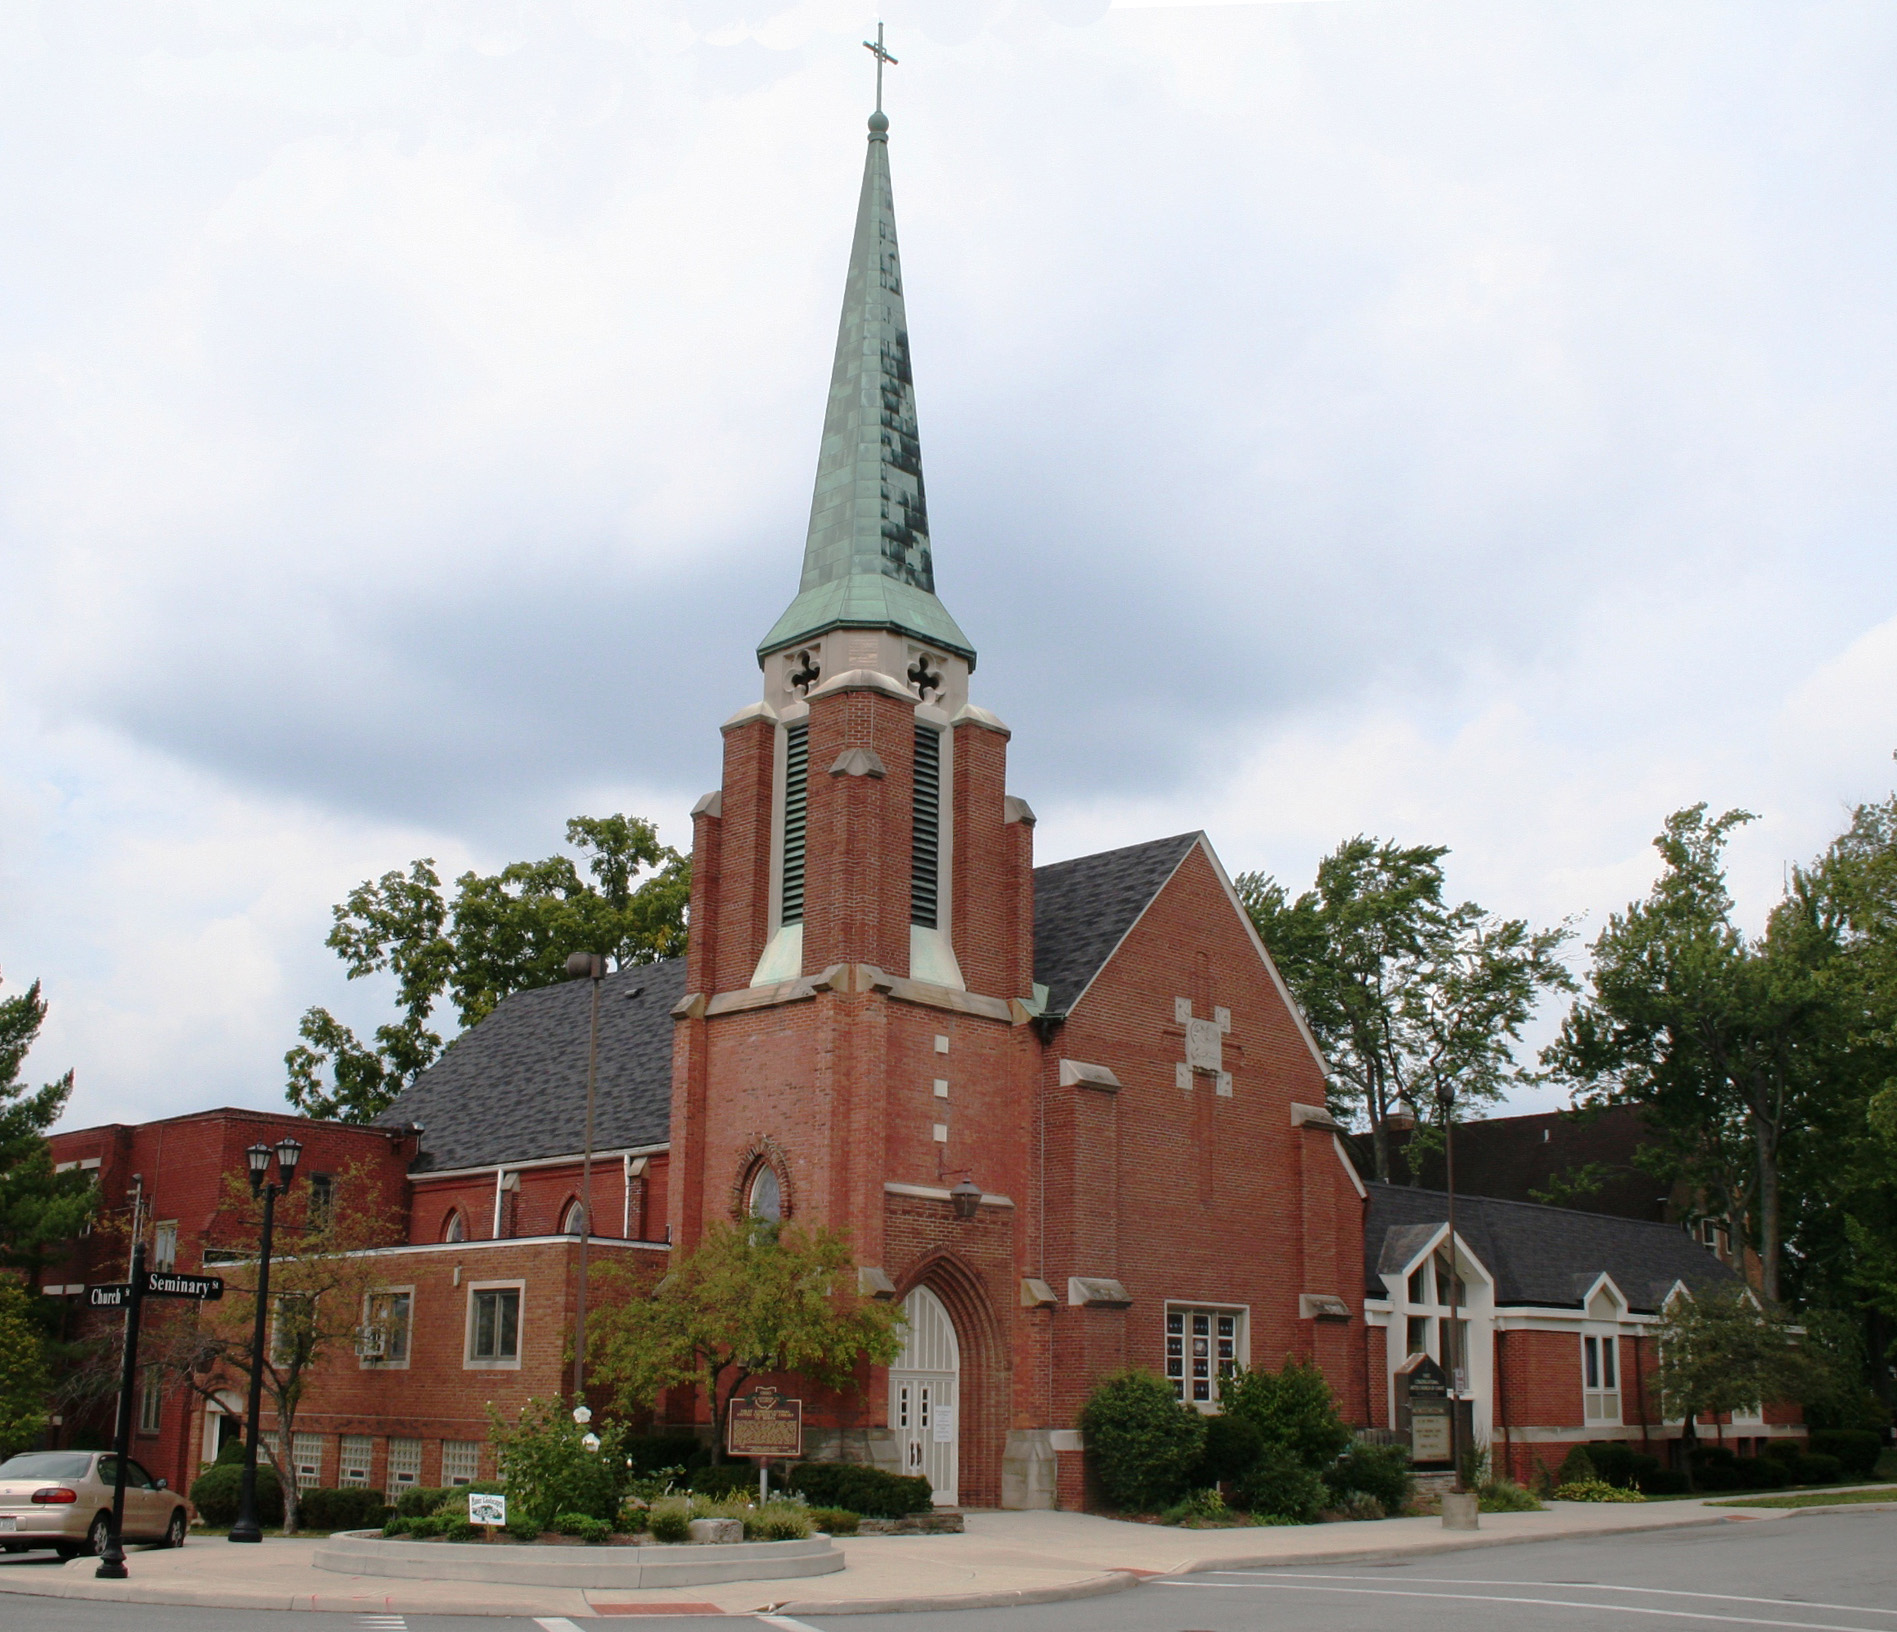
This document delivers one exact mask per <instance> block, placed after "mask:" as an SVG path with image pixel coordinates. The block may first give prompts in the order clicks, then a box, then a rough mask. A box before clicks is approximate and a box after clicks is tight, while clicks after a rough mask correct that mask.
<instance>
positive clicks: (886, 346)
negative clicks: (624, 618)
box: [758, 57, 975, 669]
mask: <svg viewBox="0 0 1897 1632" xmlns="http://www.w3.org/2000/svg"><path fill="white" fill-rule="evenodd" d="M882 60H883V59H881V58H880V57H879V60H878V68H879V70H880V67H881V62H882ZM832 629H880V630H889V631H891V632H893V633H897V634H902V635H907V636H909V637H910V638H911V639H913V640H919V641H922V642H925V643H926V644H928V645H930V646H934V647H938V648H940V649H942V650H943V651H946V652H951V653H953V654H954V655H955V656H957V657H960V658H963V659H965V660H966V661H967V663H968V666H969V667H970V668H971V669H972V668H973V667H974V665H975V650H974V648H973V647H972V646H971V645H970V644H969V641H968V637H967V636H966V635H965V634H963V633H962V631H961V629H960V627H959V626H958V625H957V624H956V622H955V620H954V619H953V618H952V617H950V616H949V613H948V609H947V608H946V607H945V606H943V605H942V603H941V602H940V601H939V600H937V599H936V598H935V568H934V563H933V560H932V557H931V554H930V548H929V511H928V504H927V501H926V499H925V497H924V492H923V484H922V448H921V443H920V442H919V441H918V440H917V434H916V398H915V382H914V378H913V376H912V374H911V372H910V366H909V321H908V317H907V314H906V313H905V311H904V308H903V299H902V263H901V259H900V257H899V256H898V254H897V249H896V210H895V200H894V197H893V195H892V193H891V190H890V184H889V120H888V119H887V118H886V117H884V115H883V112H882V110H881V108H880V107H879V108H878V109H877V111H876V112H875V113H873V114H871V115H870V121H869V153H868V155H867V156H866V158H865V160H864V164H863V191H862V194H861V197H860V198H859V200H858V202H857V207H856V235H855V238H854V240H853V241H852V243H851V245H850V270H849V276H848V278H847V280H846V281H845V283H844V288H843V317H842V321H841V322H840V323H839V324H838V326H837V350H836V361H835V364H834V365H833V366H832V368H831V372H830V401H829V406H828V408H827V410H826V411H825V414H824V421H823V447H822V450H821V452H820V453H819V455H818V458H817V485H816V491H815V493H814V494H813V496H812V498H811V501H810V530H809V533H808V535H807V537H806V539H805V542H804V570H803V579H802V582H801V583H800V584H799V586H798V593H797V598H796V599H795V600H794V601H792V602H791V603H790V606H789V607H788V608H787V609H786V610H785V612H784V615H783V616H782V617H781V618H779V619H778V620H777V622H776V623H775V624H774V625H773V626H772V628H771V632H770V633H769V634H767V635H766V636H765V637H764V639H763V640H762V641H761V642H759V644H758V659H759V661H760V662H762V661H763V660H764V659H765V658H766V657H768V656H769V655H770V654H771V653H772V652H778V651H783V650H784V649H785V648H786V647H789V646H794V645H797V644H799V643H801V642H805V641H809V640H813V639H815V638H816V637H817V636H819V635H822V634H824V633H825V632H826V631H828V630H832Z"/></svg>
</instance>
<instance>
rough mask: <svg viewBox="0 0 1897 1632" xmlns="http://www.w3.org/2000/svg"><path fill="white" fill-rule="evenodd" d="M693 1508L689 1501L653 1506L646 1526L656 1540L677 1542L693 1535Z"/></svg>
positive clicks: (687, 1539)
mask: <svg viewBox="0 0 1897 1632" xmlns="http://www.w3.org/2000/svg"><path fill="white" fill-rule="evenodd" d="M691 1524H692V1509H691V1504H690V1503H689V1502H676V1501H674V1502H665V1503H662V1504H661V1505H660V1506H658V1507H655V1508H653V1510H652V1516H651V1517H650V1518H649V1519H647V1520H646V1528H647V1529H648V1530H650V1531H651V1532H652V1539H653V1540H654V1541H664V1542H672V1543H677V1542H681V1541H690V1540H691V1537H692V1530H691Z"/></svg>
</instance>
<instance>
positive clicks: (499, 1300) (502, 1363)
mask: <svg viewBox="0 0 1897 1632" xmlns="http://www.w3.org/2000/svg"><path fill="white" fill-rule="evenodd" d="M526 1287H527V1283H526V1282H525V1281H474V1282H471V1283H469V1286H468V1336H467V1348H466V1351H465V1354H466V1358H465V1359H464V1360H463V1361H462V1365H463V1366H464V1367H465V1368H466V1369H468V1370H470V1371H518V1370H519V1369H520V1310H521V1301H522V1299H523V1298H524V1296H525V1295H526Z"/></svg>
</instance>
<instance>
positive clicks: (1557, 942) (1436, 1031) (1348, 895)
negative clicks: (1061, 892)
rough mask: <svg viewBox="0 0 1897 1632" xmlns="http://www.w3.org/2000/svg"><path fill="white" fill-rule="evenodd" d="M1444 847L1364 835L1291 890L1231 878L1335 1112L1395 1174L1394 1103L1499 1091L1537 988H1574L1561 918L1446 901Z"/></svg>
mask: <svg viewBox="0 0 1897 1632" xmlns="http://www.w3.org/2000/svg"><path fill="white" fill-rule="evenodd" d="M1448 853H1449V852H1448V849H1447V848H1446V847H1445V846H1442V845H1409V846H1404V845H1398V844H1394V843H1391V842H1388V841H1385V840H1379V839H1372V838H1366V837H1363V836H1362V835H1359V836H1358V837H1356V838H1353V839H1347V840H1345V841H1344V842H1343V843H1342V844H1340V845H1339V846H1338V847H1337V848H1336V849H1335V850H1334V851H1332V852H1331V854H1329V855H1328V856H1326V857H1325V858H1324V859H1323V860H1322V861H1320V862H1319V863H1318V867H1317V879H1316V882H1315V884H1314V886H1313V887H1312V888H1311V889H1309V890H1306V891H1304V892H1303V893H1302V894H1301V895H1298V896H1297V897H1296V898H1295V899H1294V898H1293V897H1292V896H1291V895H1290V892H1289V891H1288V890H1286V888H1285V887H1284V886H1283V885H1282V884H1280V883H1278V882H1277V880H1275V879H1272V878H1268V877H1266V876H1264V875H1263V874H1260V873H1245V874H1242V875H1240V877H1239V879H1238V880H1237V887H1238V891H1239V895H1240V899H1242V900H1243V901H1244V903H1245V905H1246V908H1247V910H1248V911H1249V912H1250V913H1251V917H1252V922H1253V923H1254V924H1255V925H1256V926H1257V928H1258V933H1259V936H1260V938H1261V939H1262V940H1263V941H1264V943H1265V945H1266V946H1267V947H1268V948H1269V949H1270V951H1271V955H1272V957H1273V959H1274V960H1275V961H1276V963H1277V965H1278V969H1279V972H1280V973H1281V974H1282V975H1283V976H1284V978H1285V981H1286V982H1287V983H1288V984H1289V986H1290V987H1291V991H1292V994H1293V995H1294V996H1295V997H1296V998H1297V1000H1298V1003H1299V1005H1300V1007H1301V1008H1302V1009H1303V1010H1304V1014H1305V1018H1306V1019H1307V1020H1308V1021H1309V1022H1310V1026H1311V1029H1312V1031H1313V1032H1314V1033H1315V1034H1316V1036H1317V1040H1318V1045H1319V1047H1320V1048H1322V1049H1323V1051H1324V1054H1325V1057H1326V1059H1327V1060H1328V1061H1329V1063H1330V1068H1331V1079H1330V1081H1331V1101H1332V1105H1331V1108H1332V1109H1333V1110H1334V1111H1336V1112H1337V1113H1338V1114H1339V1115H1342V1116H1345V1117H1349V1118H1351V1119H1353V1120H1354V1119H1356V1118H1357V1117H1362V1118H1363V1119H1364V1120H1365V1121H1366V1122H1367V1123H1368V1124H1369V1128H1370V1136H1371V1144H1372V1148H1373V1150H1374V1152H1375V1158H1376V1170H1377V1177H1378V1179H1380V1180H1382V1181H1384V1182H1386V1183H1387V1182H1388V1180H1389V1177H1390V1142H1389V1133H1388V1122H1389V1117H1390V1114H1391V1112H1392V1110H1394V1109H1395V1108H1396V1105H1397V1101H1398V1100H1405V1101H1407V1102H1408V1103H1410V1104H1412V1105H1414V1106H1416V1107H1417V1108H1418V1109H1420V1110H1421V1111H1423V1112H1424V1114H1425V1115H1434V1114H1437V1111H1436V1107H1437V1106H1438V1103H1439V1101H1441V1102H1443V1103H1447V1104H1449V1105H1450V1106H1451V1110H1450V1113H1449V1114H1454V1107H1458V1106H1465V1105H1469V1104H1472V1103H1476V1104H1481V1103H1490V1102H1493V1101H1495V1100H1498V1099H1500V1098H1501V1097H1502V1096H1503V1094H1504V1093H1505V1092H1506V1091H1507V1089H1508V1087H1509V1085H1510V1084H1511V1083H1513V1082H1515V1081H1517V1080H1518V1079H1519V1078H1521V1077H1522V1075H1523V1074H1524V1073H1523V1071H1522V1069H1521V1068H1520V1067H1519V1066H1518V1065H1517V1064H1516V1061H1515V1047H1516V1045H1517V1044H1518V1043H1519V1042H1520V1040H1521V1034H1522V1028H1523V1027H1524V1026H1525V1025H1526V1024H1527V1023H1528V1020H1529V1019H1530V1017H1531V1016H1532V1015H1533V1014H1534V1012H1535V1007H1536V1005H1537V1003H1538V1002H1539V1001H1540V999H1541V997H1542V995H1543V994H1544V993H1545V992H1549V991H1566V990H1569V989H1571V986H1572V981H1571V979H1570V977H1569V975H1568V972H1567V970H1566V968H1565V967H1564V966H1563V965H1562V963H1561V961H1560V958H1559V952H1560V948H1561V945H1562V943H1563V942H1564V941H1565V940H1566V939H1567V937H1568V931H1567V930H1566V929H1565V928H1563V927H1557V928H1554V929H1544V930H1535V929H1531V928H1530V927H1529V925H1528V923H1527V922H1526V920H1524V919H1520V918H1502V917H1499V916H1497V915H1496V914H1493V913H1490V912H1487V911H1485V910H1484V909H1483V908H1481V907H1479V906H1477V905H1476V904H1475V903H1474V902H1472V901H1465V902H1463V903H1462V904H1461V905H1459V906H1452V905H1450V904H1449V903H1448V901H1446V900H1445V899H1444V888H1445V882H1446V881H1445V879H1444V877H1443V870H1442V859H1443V857H1444V856H1446V855H1447V854H1448Z"/></svg>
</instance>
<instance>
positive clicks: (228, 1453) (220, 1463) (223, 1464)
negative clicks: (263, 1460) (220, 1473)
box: [213, 1434, 244, 1468]
mask: <svg viewBox="0 0 1897 1632" xmlns="http://www.w3.org/2000/svg"><path fill="white" fill-rule="evenodd" d="M243 1460H244V1436H243V1435H242V1434H233V1435H232V1436H231V1437H230V1438H229V1439H227V1440H225V1441H224V1443H223V1444H222V1445H220V1446H218V1448H217V1461H216V1462H215V1463H214V1464H213V1466H215V1467H220V1468H234V1467H239V1466H241V1465H242V1463H243Z"/></svg>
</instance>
